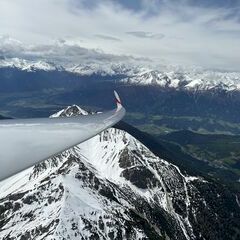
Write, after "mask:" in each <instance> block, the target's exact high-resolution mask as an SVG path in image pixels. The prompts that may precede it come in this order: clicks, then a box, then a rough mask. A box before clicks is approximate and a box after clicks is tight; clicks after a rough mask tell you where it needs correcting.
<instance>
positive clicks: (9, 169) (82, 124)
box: [0, 92, 125, 181]
mask: <svg viewBox="0 0 240 240" xmlns="http://www.w3.org/2000/svg"><path fill="white" fill-rule="evenodd" d="M115 97H116V102H117V108H116V109H114V110H111V111H108V112H105V113H100V114H94V115H86V116H84V115H81V116H76V117H61V118H36V119H21V120H15V119H12V120H1V121H0V165H1V166H0V181H1V180H3V179H5V178H8V177H10V176H12V175H14V174H16V173H18V172H20V171H22V170H24V169H26V168H28V167H31V166H33V165H34V164H37V163H39V162H41V161H43V160H45V159H48V158H49V157H52V156H54V155H56V154H58V153H60V152H62V151H64V150H67V149H69V148H71V147H73V146H75V145H77V144H79V143H81V142H84V141H86V140H88V139H89V138H91V137H93V136H95V135H97V134H98V133H100V132H102V131H104V130H105V129H107V128H109V127H111V126H113V125H114V124H115V123H117V122H119V121H120V120H121V119H122V118H123V117H124V115H125V109H124V107H122V105H121V101H120V99H119V96H118V95H117V93H116V92H115Z"/></svg>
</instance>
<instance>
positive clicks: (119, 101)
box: [114, 90, 122, 109]
mask: <svg viewBox="0 0 240 240" xmlns="http://www.w3.org/2000/svg"><path fill="white" fill-rule="evenodd" d="M114 96H115V100H116V104H117V109H120V108H122V102H121V99H120V97H119V95H118V93H117V92H116V91H115V90H114Z"/></svg>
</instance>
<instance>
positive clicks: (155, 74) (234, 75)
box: [0, 57, 240, 92]
mask: <svg viewBox="0 0 240 240" xmlns="http://www.w3.org/2000/svg"><path fill="white" fill-rule="evenodd" d="M8 67H10V68H17V69H19V70H22V71H27V72H34V71H47V72H49V71H66V72H70V73H74V74H77V75H80V76H90V75H100V76H121V77H122V79H121V81H122V82H123V83H126V84H134V85H157V86H159V87H164V88H173V89H178V90H188V91H207V90H223V91H228V92H231V91H239V90H240V73H239V72H221V71H213V70H203V69H200V68H192V69H184V68H180V67H177V66H175V67H174V66H168V67H166V66H156V67H148V66H147V67H146V66H145V67H143V66H141V65H137V64H134V63H132V64H125V63H121V62H120V63H99V62H90V63H88V64H87V63H84V64H73V63H72V64H68V63H63V65H59V64H56V63H53V62H46V61H44V60H26V59H19V58H4V57H2V58H1V59H0V68H8Z"/></svg>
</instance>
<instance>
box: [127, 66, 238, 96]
mask: <svg viewBox="0 0 240 240" xmlns="http://www.w3.org/2000/svg"><path fill="white" fill-rule="evenodd" d="M123 82H125V83H128V84H137V85H157V86H160V87H167V88H174V89H178V90H193V91H197V90H200V91H206V90H215V89H216V90H217V89H219V90H225V91H234V90H236V91H239V90H240V73H238V72H215V71H203V70H202V71H199V70H198V71H196V70H192V71H160V70H149V69H147V70H144V71H142V72H141V71H140V72H138V73H137V74H135V75H133V76H128V77H127V78H125V79H124V80H123Z"/></svg>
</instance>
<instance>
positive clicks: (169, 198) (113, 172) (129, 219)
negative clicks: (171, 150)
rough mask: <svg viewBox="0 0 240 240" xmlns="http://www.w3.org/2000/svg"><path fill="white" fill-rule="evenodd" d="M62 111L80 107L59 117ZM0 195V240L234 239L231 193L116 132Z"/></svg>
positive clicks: (7, 184) (19, 179)
mask: <svg viewBox="0 0 240 240" xmlns="http://www.w3.org/2000/svg"><path fill="white" fill-rule="evenodd" d="M63 112H64V114H65V116H71V115H73V114H79V113H81V109H80V108H79V107H77V106H72V107H68V108H66V109H65V110H64V111H60V113H59V114H57V116H59V115H61V114H62V113H63ZM55 116H56V115H55ZM0 189H1V191H0V192H1V194H0V236H1V238H2V239H13V238H17V239H32V238H34V239H42V238H44V239H63V238H69V239H80V238H82V239H216V237H217V238H218V239H237V237H238V235H237V234H238V233H237V230H236V229H238V226H237V220H238V219H239V214H240V213H239V209H240V207H239V206H238V204H237V199H238V197H237V196H236V195H234V194H232V193H230V192H228V191H227V190H226V189H225V188H222V189H221V186H218V185H215V184H214V183H211V182H209V181H206V180H204V179H203V178H202V177H199V176H189V175H186V174H185V173H184V174H183V173H182V172H181V171H180V169H179V168H178V167H177V166H175V165H173V164H171V163H169V162H167V161H165V160H163V159H161V158H159V157H157V156H156V155H154V154H153V153H152V152H151V151H150V150H149V149H148V148H146V147H145V146H144V145H143V144H141V143H140V142H139V141H138V140H137V139H135V138H134V137H132V136H131V135H130V134H129V133H127V132H125V131H124V130H119V129H115V128H110V129H108V130H106V131H104V132H102V133H101V134H99V135H97V136H95V137H94V138H92V139H90V140H88V141H87V142H85V143H83V144H80V145H78V146H76V147H74V148H72V149H70V150H67V151H65V152H64V153H62V154H59V155H57V156H55V157H54V158H52V159H49V160H47V161H45V162H43V163H41V164H38V165H37V166H35V167H33V168H31V169H28V170H26V171H25V172H22V173H20V174H18V175H16V176H14V177H13V178H10V179H7V180H5V181H4V182H2V183H1V184H0ZM217 196H219V197H218V198H217ZM218 199H219V200H218ZM227 202H228V205H226V203H227ZM218 204H219V206H218ZM229 222H230V223H231V224H229ZM227 223H228V224H227ZM223 226H224V227H223ZM219 229H221V230H219ZM230 233H231V234H230ZM229 234H230V235H229Z"/></svg>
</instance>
